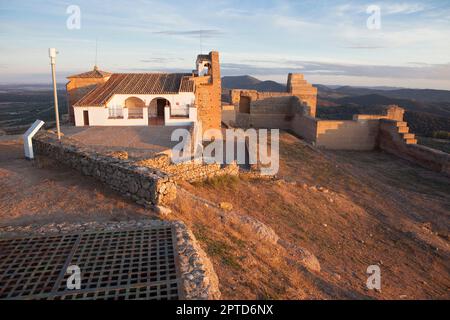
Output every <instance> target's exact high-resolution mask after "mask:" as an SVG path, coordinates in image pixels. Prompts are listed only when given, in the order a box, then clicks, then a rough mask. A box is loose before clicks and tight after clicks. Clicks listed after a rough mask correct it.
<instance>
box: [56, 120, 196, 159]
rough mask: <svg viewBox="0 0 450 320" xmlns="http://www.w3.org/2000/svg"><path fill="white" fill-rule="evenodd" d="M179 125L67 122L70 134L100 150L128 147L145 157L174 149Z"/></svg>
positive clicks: (131, 153)
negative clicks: (77, 123)
mask: <svg viewBox="0 0 450 320" xmlns="http://www.w3.org/2000/svg"><path fill="white" fill-rule="evenodd" d="M179 128H184V129H189V128H188V127H178V126H170V127H168V126H133V127H131V126H124V127H121V126H120V127H119V126H114V127H107V126H105V127H74V126H63V127H62V128H61V131H62V132H63V133H64V135H65V136H66V137H70V138H72V139H75V140H78V141H80V142H82V143H83V144H85V145H88V146H90V147H93V148H95V149H96V150H98V151H99V152H105V151H118V150H121V151H122V150H123V151H127V152H128V154H129V156H130V157H133V158H145V157H150V156H153V155H154V154H155V153H158V152H162V151H165V150H168V149H171V148H172V147H173V146H175V145H176V144H177V143H178V141H171V135H172V132H173V131H174V130H175V129H179Z"/></svg>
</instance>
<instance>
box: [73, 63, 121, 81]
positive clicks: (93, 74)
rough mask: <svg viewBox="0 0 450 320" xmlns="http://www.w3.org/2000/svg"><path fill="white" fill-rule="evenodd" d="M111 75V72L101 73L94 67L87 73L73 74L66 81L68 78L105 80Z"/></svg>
mask: <svg viewBox="0 0 450 320" xmlns="http://www.w3.org/2000/svg"><path fill="white" fill-rule="evenodd" d="M110 75H112V73H111V72H107V71H102V70H100V69H99V68H98V67H97V66H94V69H93V70H91V71H88V72H83V73H80V74H74V75H71V76H68V77H67V79H70V78H105V77H109V76H110Z"/></svg>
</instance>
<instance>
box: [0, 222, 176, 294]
mask: <svg viewBox="0 0 450 320" xmlns="http://www.w3.org/2000/svg"><path fill="white" fill-rule="evenodd" d="M174 243H175V241H174V230H173V227H155V228H145V229H136V230H127V231H111V232H96V233H82V234H75V235H61V236H48V237H34V238H24V239H3V240H0V299H115V300H118V299H159V300H172V299H178V298H179V297H180V295H179V276H178V268H177V266H176V253H175V245H174ZM70 265H77V266H78V267H79V268H80V270H81V288H80V289H79V290H76V289H75V290H69V289H67V280H68V278H69V277H70V275H69V274H67V273H66V270H67V267H68V266H70Z"/></svg>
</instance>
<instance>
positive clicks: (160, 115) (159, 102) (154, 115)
mask: <svg viewBox="0 0 450 320" xmlns="http://www.w3.org/2000/svg"><path fill="white" fill-rule="evenodd" d="M166 106H168V107H170V102H169V100H167V99H165V98H155V99H153V100H152V101H150V104H149V106H148V124H149V125H164V113H165V107H166Z"/></svg>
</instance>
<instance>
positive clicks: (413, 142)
mask: <svg viewBox="0 0 450 320" xmlns="http://www.w3.org/2000/svg"><path fill="white" fill-rule="evenodd" d="M405 142H406V144H417V139H406V140H405Z"/></svg>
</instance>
